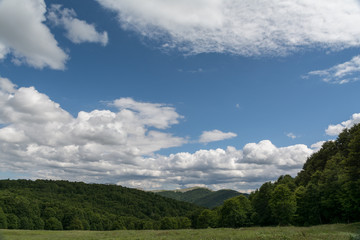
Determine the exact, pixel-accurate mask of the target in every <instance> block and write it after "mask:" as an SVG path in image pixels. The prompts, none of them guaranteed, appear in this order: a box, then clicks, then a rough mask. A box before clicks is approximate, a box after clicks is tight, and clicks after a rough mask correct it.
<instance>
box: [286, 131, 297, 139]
mask: <svg viewBox="0 0 360 240" xmlns="http://www.w3.org/2000/svg"><path fill="white" fill-rule="evenodd" d="M286 136H287V137H288V138H291V139H295V138H297V136H296V135H295V134H293V133H292V132H290V133H287V134H286Z"/></svg>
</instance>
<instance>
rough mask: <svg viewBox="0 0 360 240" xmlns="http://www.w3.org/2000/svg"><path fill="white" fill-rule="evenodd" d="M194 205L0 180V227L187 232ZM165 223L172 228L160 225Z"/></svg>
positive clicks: (93, 188)
mask: <svg viewBox="0 0 360 240" xmlns="http://www.w3.org/2000/svg"><path fill="white" fill-rule="evenodd" d="M199 209H200V210H201V208H200V207H197V206H196V205H193V204H190V203H185V202H179V201H176V200H173V199H169V198H165V197H162V196H160V195H157V194H155V193H150V192H144V191H140V190H136V189H130V188H125V187H121V186H116V185H103V184H85V183H82V182H68V181H51V180H36V181H30V180H0V228H13V229H16V228H20V229H91V230H112V229H153V228H155V229H159V228H188V227H190V225H191V221H190V219H188V218H186V216H189V215H191V213H192V212H193V211H196V210H199ZM163 219H165V220H166V221H167V222H169V219H170V222H172V223H173V225H172V226H170V227H169V226H161V224H167V222H165V223H162V220H163Z"/></svg>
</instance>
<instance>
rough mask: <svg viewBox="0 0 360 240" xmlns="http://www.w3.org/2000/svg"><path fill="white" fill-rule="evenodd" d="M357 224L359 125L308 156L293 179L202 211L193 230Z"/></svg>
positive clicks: (266, 185)
mask: <svg viewBox="0 0 360 240" xmlns="http://www.w3.org/2000/svg"><path fill="white" fill-rule="evenodd" d="M359 221H360V124H357V125H355V126H353V127H352V128H351V129H345V130H344V131H343V132H342V133H341V134H340V135H339V136H338V138H337V139H336V140H335V141H328V142H326V143H324V144H323V146H322V148H321V149H320V150H319V151H318V152H316V153H314V154H313V155H312V156H310V157H309V158H308V159H307V161H306V163H305V164H304V166H303V170H302V171H301V172H299V174H298V175H297V177H295V178H293V177H291V176H290V175H285V176H280V177H279V178H278V180H277V181H275V182H266V183H264V184H263V185H262V186H261V187H260V188H259V189H257V190H256V191H254V192H252V193H251V194H250V196H249V198H245V197H244V196H241V195H240V196H237V197H234V198H231V199H229V200H226V201H225V202H224V204H223V205H222V206H220V207H218V208H215V209H214V210H209V209H205V210H203V211H202V212H201V213H200V215H199V216H198V218H197V227H199V228H207V227H235V228H236V227H244V226H252V225H256V226H258V225H261V226H268V225H279V224H280V225H289V224H292V225H299V226H304V225H316V224H326V223H349V222H359Z"/></svg>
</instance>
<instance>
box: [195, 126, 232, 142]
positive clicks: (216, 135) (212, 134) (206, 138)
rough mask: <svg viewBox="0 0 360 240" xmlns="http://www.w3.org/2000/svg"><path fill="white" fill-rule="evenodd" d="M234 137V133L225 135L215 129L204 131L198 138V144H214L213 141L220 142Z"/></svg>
mask: <svg viewBox="0 0 360 240" xmlns="http://www.w3.org/2000/svg"><path fill="white" fill-rule="evenodd" d="M236 136H237V134H236V133H232V132H227V133H225V132H222V131H219V130H217V129H215V130H212V131H204V132H203V133H202V134H201V136H200V139H199V142H200V143H209V142H215V141H221V140H225V139H229V138H234V137H236Z"/></svg>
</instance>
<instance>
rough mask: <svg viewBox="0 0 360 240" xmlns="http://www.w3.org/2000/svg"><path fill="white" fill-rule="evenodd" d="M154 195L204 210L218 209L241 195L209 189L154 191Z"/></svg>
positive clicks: (226, 190) (225, 190)
mask: <svg viewBox="0 0 360 240" xmlns="http://www.w3.org/2000/svg"><path fill="white" fill-rule="evenodd" d="M155 193H157V194H159V195H161V196H163V197H168V198H172V199H175V200H179V201H184V202H189V203H194V204H195V205H198V206H202V207H206V208H214V207H218V206H220V205H222V204H223V203H224V201H225V200H227V199H229V198H233V197H236V196H239V195H241V194H243V193H239V192H237V191H234V190H230V189H222V190H219V191H211V190H210V189H207V188H200V187H197V188H190V189H185V190H174V191H156V192H155ZM244 195H247V194H244Z"/></svg>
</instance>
